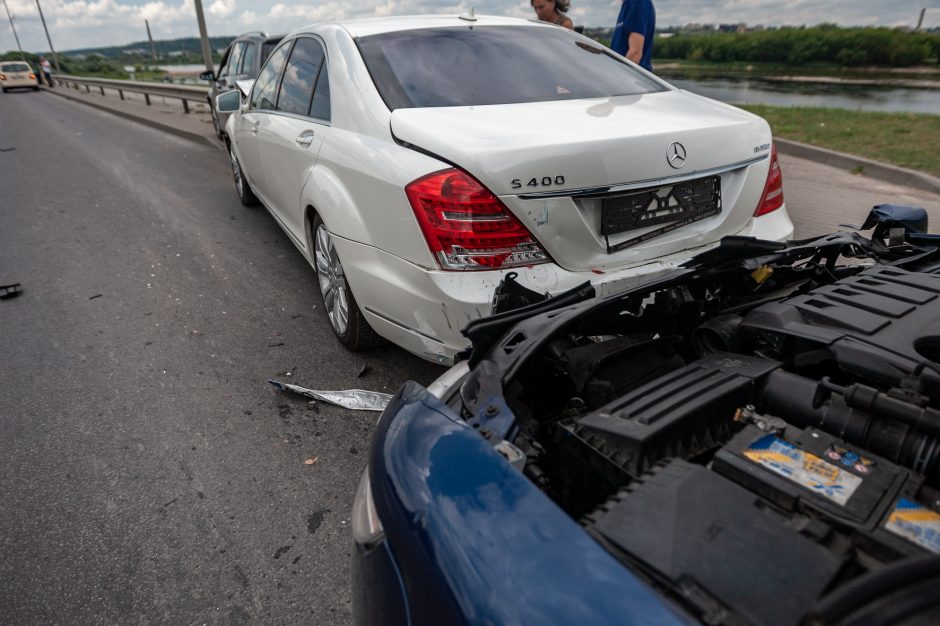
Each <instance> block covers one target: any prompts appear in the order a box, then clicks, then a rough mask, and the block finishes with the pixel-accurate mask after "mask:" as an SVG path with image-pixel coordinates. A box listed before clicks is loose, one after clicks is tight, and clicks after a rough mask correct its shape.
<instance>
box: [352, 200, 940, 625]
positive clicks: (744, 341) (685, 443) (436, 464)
mask: <svg viewBox="0 0 940 626" xmlns="http://www.w3.org/2000/svg"><path fill="white" fill-rule="evenodd" d="M863 226H864V227H865V228H874V233H873V234H872V236H871V237H870V238H865V237H862V236H861V235H860V234H858V233H857V232H851V233H836V234H832V235H828V236H825V237H821V238H814V239H811V240H805V241H796V242H789V243H787V244H780V243H775V242H763V241H757V240H753V239H746V238H727V239H725V240H724V241H722V243H721V245H720V246H719V247H717V248H715V249H712V250H710V251H708V252H705V253H703V254H701V255H699V256H698V257H695V258H694V259H692V260H691V261H690V262H689V263H687V264H686V265H685V267H683V268H682V269H679V270H676V271H673V272H671V273H668V274H665V275H663V276H660V277H659V278H656V279H654V280H651V281H648V282H645V283H643V284H640V285H636V286H634V287H631V288H629V289H625V290H623V291H621V292H619V293H616V294H611V295H605V296H598V295H597V294H595V293H594V290H593V288H592V287H591V286H590V285H585V286H583V287H581V288H578V289H575V290H573V291H571V292H568V293H566V294H563V295H561V296H557V297H555V298H545V297H543V296H541V295H540V294H536V293H533V292H529V291H528V290H527V289H525V288H523V287H521V286H520V285H518V284H516V283H515V282H514V281H513V280H512V276H511V275H510V276H507V278H506V280H504V282H503V283H502V284H501V285H500V287H499V288H498V289H497V292H496V296H495V299H494V307H495V311H496V314H495V315H494V316H492V317H490V318H487V319H483V320H479V321H477V322H474V323H472V324H470V325H469V326H468V327H467V328H466V330H465V331H464V332H465V334H466V336H467V337H468V338H469V339H470V341H471V344H472V347H471V349H470V351H469V352H468V354H467V355H465V356H466V359H465V360H463V361H462V362H460V363H459V364H458V365H457V366H455V367H454V368H452V369H451V370H449V371H448V372H446V373H445V374H444V375H443V376H442V377H441V378H440V379H438V380H437V381H436V382H434V383H433V384H432V385H431V386H430V387H428V388H425V387H423V386H421V385H418V384H417V383H408V384H406V385H405V386H404V387H403V388H402V389H401V390H400V391H399V392H398V393H397V394H396V395H395V397H394V399H393V400H392V402H391V403H390V405H389V406H388V407H387V409H386V410H385V412H384V413H383V415H382V417H381V419H380V421H379V424H378V427H377V429H376V432H375V435H374V440H373V445H372V450H371V456H370V458H369V466H368V468H367V469H366V472H365V473H364V474H363V476H362V480H361V482H360V485H359V490H358V493H357V495H356V499H355V502H354V505H353V515H352V517H353V519H352V526H353V536H354V540H355V544H356V545H355V550H354V556H353V561H354V563H353V565H354V567H353V571H354V581H353V598H354V616H355V620H356V623H358V624H412V625H435V626H437V625H445V624H461V625H463V624H481V625H483V624H486V625H500V626H509V625H516V624H518V625H530V624H560V625H567V624H571V625H579V626H585V625H601V624H603V625H611V624H644V625H646V624H670V625H671V624H728V625H732V624H742V625H743V624H768V625H793V626H797V625H803V624H928V623H940V594H938V593H937V592H936V590H937V589H938V588H940V587H938V585H940V556H938V555H940V252H938V245H940V242H938V241H937V237H935V236H932V235H927V234H925V233H926V230H927V228H926V218H925V217H924V215H923V212H922V211H921V212H918V211H917V210H915V209H913V208H910V207H887V208H882V210H881V211H880V212H879V211H878V210H877V209H876V211H875V212H873V213H872V216H870V219H869V222H867V223H866V224H865V225H863Z"/></svg>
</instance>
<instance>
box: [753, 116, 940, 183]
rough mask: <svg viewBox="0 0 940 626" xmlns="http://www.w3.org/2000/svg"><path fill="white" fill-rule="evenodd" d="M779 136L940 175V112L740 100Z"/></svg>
mask: <svg viewBox="0 0 940 626" xmlns="http://www.w3.org/2000/svg"><path fill="white" fill-rule="evenodd" d="M740 106H741V108H742V109H745V110H747V111H750V112H751V113H755V114H757V115H760V116H761V117H763V118H764V119H766V120H767V121H768V122H769V123H770V127H771V128H772V129H773V132H774V136H775V137H780V138H782V139H792V140H793V141H799V142H802V143H809V144H813V145H815V146H820V147H823V148H829V149H830V150H837V151H839V152H846V153H848V154H854V155H857V156H861V157H866V158H868V159H872V160H874V161H881V162H882V163H890V164H892V165H900V166H901V167H907V168H910V169H913V170H919V171H921V172H926V173H928V174H932V175H934V176H940V151H938V150H937V146H940V115H927V114H921V113H877V112H867V111H846V110H842V109H824V108H804V107H775V106H767V105H758V104H754V105H752V104H748V105H740Z"/></svg>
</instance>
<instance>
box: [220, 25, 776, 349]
mask: <svg viewBox="0 0 940 626" xmlns="http://www.w3.org/2000/svg"><path fill="white" fill-rule="evenodd" d="M240 87H241V90H242V92H243V94H242V97H241V102H239V99H240V97H239V94H238V92H235V91H233V92H230V93H229V94H224V95H222V96H220V97H219V99H218V103H217V104H218V106H219V110H221V111H231V112H233V113H234V114H233V115H232V116H231V117H230V118H229V120H228V123H227V125H226V130H227V132H228V137H229V144H228V148H229V156H230V158H231V162H232V168H233V172H234V176H235V184H236V189H237V191H238V195H239V197H240V199H241V201H242V202H243V203H244V204H246V205H248V204H252V203H253V202H255V201H256V199H258V200H260V201H261V202H262V203H263V204H264V205H265V206H266V207H267V209H268V210H269V211H270V212H271V214H272V215H273V216H274V217H275V219H276V220H277V222H278V223H279V224H280V226H281V227H282V228H283V229H284V230H285V231H286V232H287V234H288V236H289V238H290V239H291V241H293V243H294V244H295V245H296V246H297V248H298V249H299V250H300V251H301V253H303V254H304V256H305V257H306V258H307V260H308V261H309V262H310V263H311V265H312V266H313V267H314V269H315V270H316V274H317V278H318V286H319V289H320V293H321V295H322V298H323V304H324V308H325V310H326V313H327V315H328V317H329V320H330V323H331V325H332V327H333V330H334V332H335V333H336V336H337V337H338V338H339V340H340V341H341V342H342V343H343V344H345V345H346V346H347V347H348V348H350V349H353V350H357V349H363V348H366V347H369V346H371V345H373V344H374V343H375V342H376V341H377V339H378V336H381V337H385V338H386V339H388V340H390V341H392V342H394V343H396V344H398V345H400V346H402V347H404V348H405V349H407V350H410V351H411V352H413V353H415V354H418V355H420V356H422V357H424V358H427V359H430V360H434V361H438V362H441V363H450V362H452V360H453V357H454V355H455V354H456V353H457V352H459V351H460V350H462V349H463V348H464V347H465V346H466V345H467V341H466V339H465V338H464V337H463V336H462V335H461V334H460V331H461V329H462V328H463V327H464V326H465V325H466V323H467V322H468V321H470V320H473V319H477V318H480V317H483V316H486V315H488V314H489V313H490V310H491V300H492V297H493V291H494V288H495V287H496V285H497V284H499V282H500V281H501V280H502V279H503V278H504V277H505V275H506V274H507V273H508V272H510V271H512V272H515V273H517V274H518V278H517V280H518V281H519V282H520V283H522V284H523V285H525V286H527V287H529V288H530V289H533V290H535V291H538V292H548V293H552V294H554V293H558V292H561V291H564V290H567V289H569V288H571V287H574V286H576V285H578V284H581V283H583V282H584V281H587V280H590V281H591V282H592V283H594V284H595V286H596V287H597V289H598V291H599V293H605V292H610V291H613V290H616V289H619V288H622V287H623V286H625V285H628V284H631V283H633V282H636V281H638V280H640V279H642V278H644V277H649V276H651V275H653V274H656V273H661V272H664V271H666V270H668V269H670V268H673V267H675V266H677V265H678V264H680V263H681V262H683V261H684V260H687V259H688V258H689V257H691V256H693V255H694V254H697V253H698V252H701V251H703V250H705V249H707V248H708V247H711V246H715V245H717V243H718V242H719V240H720V239H721V238H722V237H723V236H726V235H746V236H754V237H758V238H761V239H770V240H779V241H782V240H785V239H787V238H789V237H791V235H792V233H793V224H792V223H791V221H790V219H789V217H788V215H787V212H786V208H785V207H784V202H783V182H782V177H781V173H780V168H779V165H778V163H777V157H776V151H775V149H774V148H773V143H772V140H771V132H770V128H769V126H768V125H767V123H766V122H765V121H764V120H763V119H761V118H759V117H757V116H755V115H752V114H750V113H747V112H744V111H741V110H740V109H737V108H734V107H732V106H729V105H725V104H722V103H719V102H715V101H712V100H709V99H706V98H702V97H700V96H696V95H694V94H690V93H688V92H685V91H682V90H678V89H676V88H674V87H672V86H671V85H669V84H668V83H666V82H664V81H662V80H660V79H658V78H656V77H655V76H653V75H652V74H649V73H647V72H645V71H643V70H642V69H640V68H638V67H637V66H635V65H633V64H632V63H630V62H628V61H627V60H626V59H624V58H623V57H621V56H619V55H617V54H616V53H613V52H611V51H610V50H608V49H607V48H604V47H602V46H600V45H598V44H597V43H595V42H594V41H592V40H590V39H588V38H585V37H583V36H581V35H578V34H577V33H573V32H571V31H568V30H565V29H562V28H559V27H556V26H554V25H550V24H546V23H544V22H532V21H527V20H520V19H512V18H503V17H483V16H477V17H474V16H470V15H463V16H459V17H458V16H453V17H448V16H428V17H396V18H378V19H366V20H355V21H348V22H337V23H325V24H315V25H312V26H308V27H305V28H300V29H298V30H296V31H294V32H293V33H291V34H290V35H288V36H287V37H285V39H284V40H283V41H282V42H281V44H280V46H279V47H278V48H277V49H276V50H275V51H274V52H272V54H271V56H270V57H269V58H268V61H267V63H266V64H265V66H264V68H262V70H261V72H260V74H259V75H258V78H257V80H255V81H254V82H243V83H241V85H240Z"/></svg>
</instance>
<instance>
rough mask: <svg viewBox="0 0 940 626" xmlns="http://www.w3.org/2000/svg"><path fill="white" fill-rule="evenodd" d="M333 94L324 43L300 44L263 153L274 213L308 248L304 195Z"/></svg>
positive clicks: (311, 40)
mask: <svg viewBox="0 0 940 626" xmlns="http://www.w3.org/2000/svg"><path fill="white" fill-rule="evenodd" d="M329 93H330V88H329V73H328V71H327V65H326V53H325V49H324V47H323V44H322V43H321V41H320V40H319V39H317V38H314V37H300V38H298V39H296V43H295V44H294V47H293V50H292V51H291V54H290V59H289V60H288V62H287V65H286V67H285V70H284V77H283V79H282V80H281V85H280V89H279V91H278V96H277V103H276V105H275V109H274V111H273V112H272V113H271V114H270V115H269V117H270V120H269V126H268V127H267V131H268V132H266V133H265V135H264V136H263V138H262V140H261V141H260V142H259V152H260V157H261V159H262V160H263V162H264V168H265V180H266V184H267V185H268V189H267V191H268V192H269V194H270V195H269V198H270V201H271V204H270V207H271V210H272V211H273V212H274V213H275V216H276V217H277V218H278V219H279V220H280V221H281V223H282V224H283V225H284V226H285V227H286V228H287V229H288V231H289V232H290V233H291V234H292V235H293V236H294V238H295V239H296V242H297V243H298V245H300V246H301V247H303V248H306V245H305V237H304V222H303V219H304V207H303V206H302V205H301V192H302V191H303V188H304V184H305V183H306V181H307V178H308V177H309V176H310V173H311V172H312V171H313V167H314V165H315V164H316V161H317V155H318V154H319V152H320V146H321V145H322V144H323V139H324V137H325V136H326V133H327V132H329V130H330V96H329Z"/></svg>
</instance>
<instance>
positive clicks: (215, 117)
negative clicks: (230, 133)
mask: <svg viewBox="0 0 940 626" xmlns="http://www.w3.org/2000/svg"><path fill="white" fill-rule="evenodd" d="M209 110H210V111H211V112H212V113H211V115H212V130H214V131H215V136H216V137H218V138H219V139H225V131H224V130H222V124H221V123H219V114H218V113H216V111H215V107H214V106H212V103H211V102H210V103H209Z"/></svg>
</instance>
